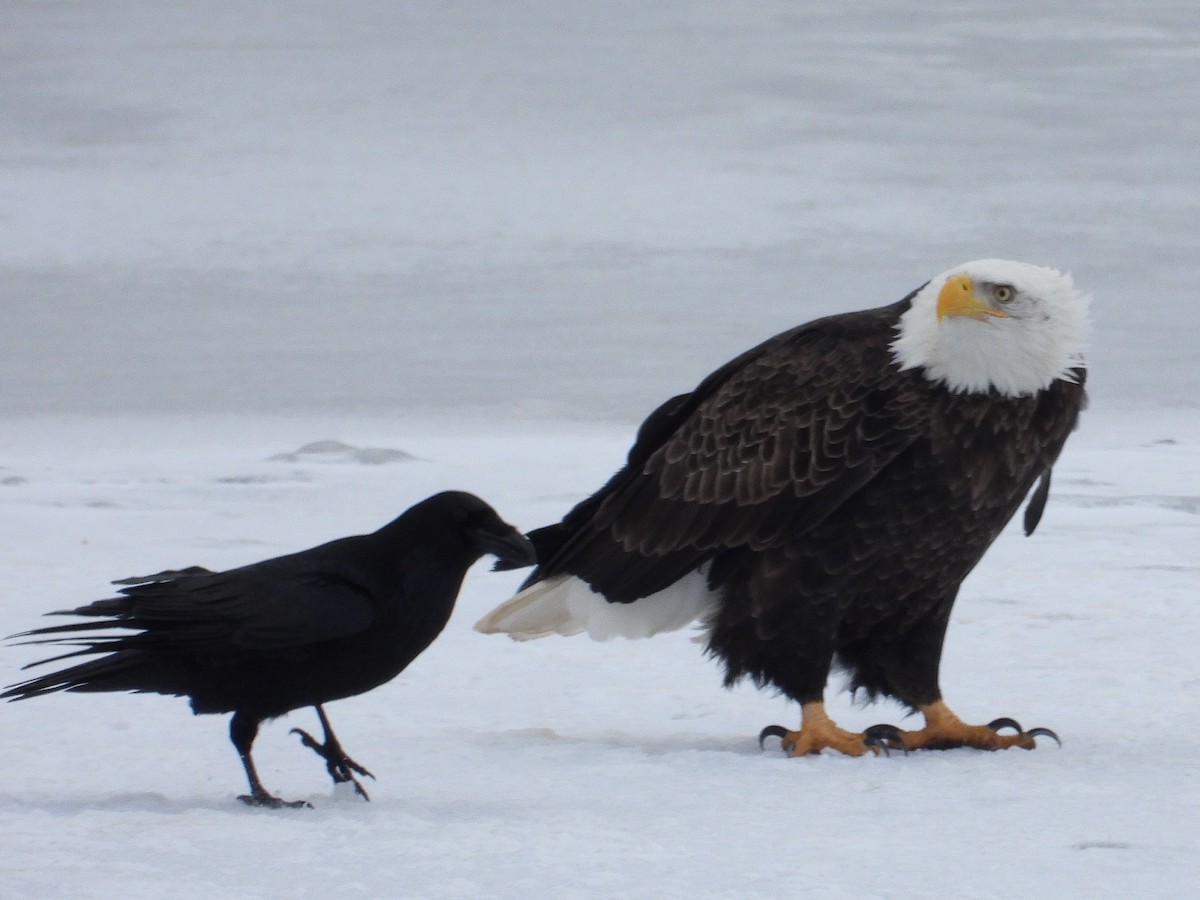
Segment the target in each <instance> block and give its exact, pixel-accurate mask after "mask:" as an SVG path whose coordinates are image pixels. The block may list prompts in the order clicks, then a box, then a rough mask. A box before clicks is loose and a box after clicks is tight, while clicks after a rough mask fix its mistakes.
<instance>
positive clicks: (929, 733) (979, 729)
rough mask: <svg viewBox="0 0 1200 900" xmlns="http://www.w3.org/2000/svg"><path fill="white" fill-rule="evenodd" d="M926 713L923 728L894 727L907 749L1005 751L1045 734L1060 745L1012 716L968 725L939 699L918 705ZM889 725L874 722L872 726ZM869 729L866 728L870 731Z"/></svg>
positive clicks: (1027, 745) (1025, 745) (1033, 742)
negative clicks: (899, 728) (1026, 726)
mask: <svg viewBox="0 0 1200 900" xmlns="http://www.w3.org/2000/svg"><path fill="white" fill-rule="evenodd" d="M921 713H922V714H923V715H924V716H925V727H924V728H922V729H921V730H920V731H899V730H898V729H894V730H895V731H896V733H897V735H898V737H899V739H900V741H901V742H902V744H903V746H904V748H905V749H906V750H950V749H952V748H955V747H974V748H975V749H977V750H1007V749H1008V748H1009V747H1021V748H1022V749H1025V750H1032V749H1034V748H1035V747H1036V746H1037V740H1036V739H1037V738H1039V737H1048V738H1051V739H1052V740H1054V742H1055V743H1057V744H1058V745H1059V746H1062V741H1060V740H1059V739H1058V735H1057V734H1055V733H1054V732H1053V731H1051V730H1050V729H1049V728H1031V729H1029V730H1028V731H1025V730H1024V729H1023V728H1021V726H1020V725H1019V724H1017V722H1016V721H1015V720H1014V719H1008V718H1003V719H995V720H994V721H992V722H989V723H988V724H987V725H968V724H967V723H966V722H964V721H963V720H962V719H960V718H959V717H958V716H956V715H955V714H954V713H953V712H951V711H950V708H949V707H948V706H946V704H945V703H943V702H942V701H941V700H938V701H936V702H934V703H929V704H927V705H925V706H922V707H921ZM890 727H891V726H880V725H876V726H875V728H890ZM1002 729H1012V731H1013V732H1014V733H1013V734H1001V733H1000V732H1001V730H1002ZM871 730H872V729H867V731H868V732H869V731H871Z"/></svg>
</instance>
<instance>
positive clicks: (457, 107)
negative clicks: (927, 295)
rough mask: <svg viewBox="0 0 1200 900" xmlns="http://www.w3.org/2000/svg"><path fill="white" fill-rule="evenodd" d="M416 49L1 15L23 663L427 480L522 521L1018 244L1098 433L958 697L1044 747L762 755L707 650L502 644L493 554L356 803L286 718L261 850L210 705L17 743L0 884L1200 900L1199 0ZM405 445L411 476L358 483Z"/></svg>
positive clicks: (147, 893) (479, 13)
mask: <svg viewBox="0 0 1200 900" xmlns="http://www.w3.org/2000/svg"><path fill="white" fill-rule="evenodd" d="M433 10H434V7H433V6H431V5H429V4H420V3H407V2H384V0H362V2H358V3H355V4H353V5H352V6H350V5H346V4H332V3H322V2H316V0H309V2H303V0H291V2H281V0H274V2H271V0H268V2H249V0H246V2H242V0H238V2H228V3H223V4H219V5H214V4H203V3H199V2H192V0H185V2H177V3H170V4H162V3H157V2H149V0H146V2H134V0H118V2H107V3H102V2H87V0H85V2H55V0H9V2H7V3H6V4H5V6H4V12H3V15H2V18H3V19H4V23H3V34H4V47H3V52H0V85H3V88H2V89H0V295H2V296H0V573H2V574H3V576H4V582H5V598H4V601H3V603H0V633H2V634H10V633H12V632H15V631H19V630H22V629H25V628H28V627H32V626H34V625H36V624H38V621H37V620H38V617H39V615H40V614H41V613H42V612H45V611H48V610H51V609H58V608H62V607H64V606H73V605H77V604H79V603H81V602H84V601H87V600H90V599H94V598H96V597H98V596H101V595H102V594H103V593H104V591H105V583H106V581H107V580H108V579H110V578H115V577H119V576H123V575H128V574H137V573H142V572H147V571H151V570H155V569H158V568H162V567H164V566H170V565H181V564H190V563H197V564H203V565H207V566H210V567H224V566H229V565H236V564H239V563H245V562H249V561H253V560H256V559H261V558H264V557H267V556H271V555H275V554H278V553H282V552H288V551H292V550H297V549H301V548H303V547H306V546H311V545H312V544H315V543H318V542H320V541H324V540H327V539H329V538H332V537H335V536H339V535H343V534H349V533H353V532H357V531H363V530H370V529H373V528H375V527H377V526H378V525H379V524H381V523H382V522H384V521H386V520H387V519H389V518H391V517H392V516H394V515H395V514H396V513H397V512H399V511H400V510H401V509H402V508H404V507H406V506H408V505H409V504H411V503H412V502H414V501H416V500H419V499H421V498H423V497H424V496H427V495H428V494H430V493H433V492H434V491H436V490H439V489H442V488H447V487H455V488H463V489H467V490H473V491H476V492H478V493H479V494H480V495H482V496H484V497H485V498H487V499H488V500H489V501H491V502H492V503H493V504H494V505H495V506H496V507H497V508H498V509H499V510H500V512H501V513H502V514H503V515H504V516H505V517H506V518H508V519H509V520H510V521H513V522H514V523H516V524H518V525H521V526H524V527H534V526H537V525H540V524H544V523H546V522H549V521H552V520H554V519H556V518H557V517H558V516H560V515H561V514H562V512H563V511H564V510H565V509H567V508H568V507H569V506H570V505H571V504H572V503H573V502H574V501H575V500H577V499H578V498H579V497H580V496H582V495H583V494H585V493H586V492H588V491H590V490H592V489H593V488H595V487H596V486H597V485H598V484H600V483H601V482H602V480H603V479H604V478H605V477H607V475H608V474H610V473H611V471H612V470H613V468H614V467H615V466H616V465H618V464H619V462H620V460H621V459H622V456H623V453H624V451H625V449H626V447H627V445H628V442H629V439H630V437H631V435H632V433H633V429H634V427H635V426H636V423H637V421H639V419H640V417H641V416H642V415H644V414H645V413H646V412H648V411H649V410H650V409H651V408H652V407H653V406H654V405H656V404H657V402H658V401H660V400H662V399H663V398H665V397H667V396H669V395H671V394H674V393H676V392H678V391H681V390H685V389H687V388H689V387H691V386H692V385H694V384H695V382H696V381H697V380H698V379H699V378H700V377H702V376H703V375H704V374H706V373H707V372H708V371H709V370H711V369H712V368H713V367H715V366H716V365H718V364H720V363H721V362H723V361H724V360H725V359H727V358H728V357H729V356H731V355H733V354H734V353H736V352H738V351H740V350H742V349H744V348H746V347H747V346H749V345H751V344H752V343H754V342H756V341H758V340H759V339H761V338H764V337H766V336H768V335H770V334H772V333H774V332H776V331H778V330H781V329H782V328H785V327H788V326H791V325H793V324H796V323H797V322H799V321H802V320H805V319H808V318H811V317H812V316H815V315H818V314H821V313H825V312H832V311H836V310H840V309H847V308H852V307H862V306H868V305H875V304H878V303H883V302H890V301H892V300H894V299H897V298H898V297H899V296H901V295H902V294H903V293H905V292H907V291H908V290H909V289H911V288H912V287H915V286H916V285H917V284H919V283H921V282H922V281H923V280H925V279H926V278H927V277H929V276H930V275H932V274H935V273H936V272H938V271H941V270H943V269H945V268H947V267H949V266H950V265H953V264H955V263H958V262H961V261H964V260H967V259H971V258H976V257H980V256H1007V257H1012V258H1018V259H1027V260H1029V261H1032V262H1038V263H1044V264H1050V265H1055V266H1058V267H1061V268H1068V269H1071V270H1073V271H1074V273H1075V276H1076V279H1077V281H1078V283H1079V284H1080V285H1081V286H1082V287H1083V288H1084V289H1085V290H1087V291H1089V292H1091V293H1093V294H1094V295H1095V300H1096V302H1095V307H1094V312H1095V318H1096V326H1097V328H1096V335H1095V341H1094V346H1093V348H1092V351H1091V353H1090V360H1091V363H1092V378H1091V382H1090V384H1091V387H1092V395H1093V406H1092V409H1091V410H1090V411H1089V413H1088V414H1087V415H1086V417H1085V420H1084V426H1083V428H1082V429H1081V431H1080V432H1079V433H1078V434H1077V435H1076V436H1074V437H1073V438H1072V440H1071V442H1070V443H1069V444H1068V447H1067V451H1066V453H1065V455H1064V458H1063V460H1062V462H1061V465H1060V467H1059V469H1058V470H1057V472H1056V475H1055V491H1054V493H1053V495H1052V498H1051V502H1050V505H1049V507H1048V509H1047V512H1046V515H1045V518H1044V520H1043V522H1042V524H1041V526H1040V528H1039V530H1038V532H1037V534H1036V535H1035V536H1034V537H1033V538H1030V539H1025V538H1023V537H1022V536H1020V534H1019V531H1018V530H1017V529H1015V528H1014V529H1012V530H1010V531H1009V532H1007V533H1006V534H1005V535H1004V536H1003V537H1002V538H1001V540H1000V541H999V542H998V543H997V545H996V546H995V547H994V548H993V549H992V551H991V552H990V553H989V554H988V556H987V557H986V558H985V560H984V562H983V564H982V565H981V566H980V568H979V569H978V570H977V571H976V572H975V573H974V574H973V575H972V577H971V578H970V580H969V581H968V582H967V585H966V587H965V588H964V592H963V595H962V597H961V600H960V603H959V605H958V607H957V608H956V611H955V618H954V622H953V624H952V627H951V631H950V636H949V641H948V647H947V652H946V659H945V663H944V686H945V689H946V692H947V699H948V700H949V701H950V702H951V703H952V704H953V705H954V706H955V708H956V709H958V711H959V712H960V713H962V714H963V715H964V716H965V717H967V718H970V719H973V720H987V719H989V718H991V717H993V716H997V715H1011V716H1014V717H1016V718H1017V719H1019V720H1020V721H1021V722H1022V723H1024V724H1026V725H1027V726H1034V725H1045V726H1049V727H1052V728H1054V729H1056V730H1057V731H1058V732H1059V733H1060V734H1061V735H1062V737H1063V740H1064V746H1063V747H1062V748H1061V749H1059V748H1057V747H1055V746H1053V744H1051V745H1050V746H1048V747H1046V746H1043V747H1041V748H1040V749H1039V750H1037V751H1036V752H1033V753H1024V752H1020V753H1018V752H1015V751H1014V752H1008V753H1003V754H981V753H974V752H966V751H960V752H950V753H943V754H922V755H913V756H909V757H897V756H893V757H892V758H889V759H858V760H851V759H843V758H840V757H835V756H831V755H826V756H821V757H819V758H813V759H804V760H787V759H785V758H783V757H782V756H781V755H779V754H778V753H777V752H775V751H773V750H772V751H771V752H767V753H763V752H760V751H759V749H758V747H757V744H756V742H755V735H757V733H758V731H759V729H760V728H761V727H762V726H763V725H765V724H769V723H774V722H780V723H784V724H790V723H794V722H795V721H796V715H797V711H796V710H795V709H793V708H790V707H789V706H788V705H787V704H786V703H784V702H783V700H782V699H780V698H778V697H773V696H771V695H770V694H767V693H762V692H756V691H754V690H752V689H750V688H749V687H740V688H738V689H735V690H734V691H728V692H727V691H724V690H722V689H721V688H720V687H719V683H720V671H719V668H718V666H717V665H716V664H715V663H714V662H712V661H710V660H706V659H705V658H704V657H703V656H702V654H701V652H700V650H699V648H697V647H696V646H695V645H694V644H692V643H691V642H690V641H689V640H688V635H686V634H676V635H668V636H663V637H659V638H656V639H654V640H651V641H645V642H633V643H625V642H623V643H614V644H595V643H591V642H588V641H586V640H583V639H573V640H558V639H555V640H546V641H541V642H536V643H533V644H529V645H515V644H513V643H511V642H509V641H507V640H504V639H501V638H494V637H493V638H488V637H484V636H482V635H479V634H476V633H474V632H473V631H471V629H470V624H471V623H472V622H473V621H474V620H475V618H477V617H478V616H479V615H480V614H482V613H483V612H484V611H486V610H487V609H489V608H490V607H491V605H493V604H494V603H495V602H496V601H498V600H499V599H502V598H503V597H505V596H507V594H508V592H509V591H510V590H511V588H512V587H513V586H514V585H515V583H516V581H517V580H518V576H516V575H497V574H491V573H489V572H487V571H486V566H484V565H482V564H481V565H480V566H478V567H476V569H474V570H473V571H472V573H471V574H470V575H469V577H468V580H467V583H466V585H465V587H464V591H463V594H462V597H461V600H460V606H459V609H458V611H457V612H456V614H455V616H454V618H453V619H452V621H451V623H450V625H449V627H448V628H447V631H446V633H445V635H444V636H443V638H442V639H440V640H439V641H438V642H436V643H435V644H434V646H433V647H432V648H431V649H430V650H429V651H428V652H427V653H426V654H425V655H424V656H422V657H421V658H420V659H419V660H418V661H417V662H416V663H415V664H414V665H413V666H412V667H411V669H410V670H408V671H407V672H405V673H404V674H403V675H402V676H401V677H400V678H399V679H397V680H396V681H395V682H393V683H392V684H389V685H387V686H385V687H383V688H380V689H379V690H377V691H375V692H372V693H370V694H368V695H366V696H363V697H359V698H355V699H353V700H348V701H345V702H342V703H337V704H334V705H333V706H331V707H330V710H329V711H330V715H331V717H332V718H333V721H334V724H335V725H336V727H337V730H338V732H339V734H340V735H341V737H342V738H343V740H344V741H345V743H346V744H347V746H348V748H349V749H350V751H351V753H352V754H353V755H354V756H355V757H356V758H358V759H359V760H361V761H363V762H365V763H366V764H367V765H368V766H369V767H370V768H372V769H373V770H374V771H375V773H376V774H377V775H378V776H379V778H380V780H379V781H378V782H375V783H372V784H370V785H369V787H370V789H371V791H372V797H373V802H372V803H370V804H365V803H362V802H361V801H360V800H358V799H357V798H355V797H353V796H341V795H340V794H339V795H336V796H335V795H333V793H332V792H331V790H330V786H329V784H328V782H327V779H326V776H325V774H324V770H323V768H322V766H321V765H320V763H319V762H318V761H317V760H316V758H315V757H313V756H312V755H311V754H310V753H309V752H308V751H303V750H302V749H301V748H300V747H299V746H298V744H297V743H296V741H295V738H294V737H290V736H289V735H288V734H287V728H289V727H291V726H292V725H293V724H295V725H301V726H303V727H311V714H309V713H306V712H302V713H297V714H293V715H292V716H290V717H288V718H287V719H285V720H282V721H280V722H276V723H274V724H273V725H270V726H268V727H266V728H265V729H264V731H263V733H262V735H261V737H260V739H259V742H258V745H257V747H256V749H257V751H258V752H257V756H258V760H259V763H260V768H261V770H262V773H263V776H264V779H265V781H266V783H267V785H268V787H270V788H271V789H273V790H276V791H278V792H280V793H281V794H282V795H284V796H287V797H293V798H295V797H305V798H308V799H310V800H311V801H312V803H313V804H314V806H315V807H316V808H315V809H314V810H311V811H297V812H294V813H293V812H288V813H282V814H281V813H267V812H262V811H255V810H249V809H246V808H243V807H242V806H241V805H240V804H238V803H237V802H236V800H235V799H234V796H235V795H236V794H237V793H239V792H241V791H242V790H243V786H242V783H241V780H242V773H241V769H240V766H239V765H238V763H237V760H236V757H235V755H234V753H233V750H232V748H231V746H230V745H229V743H228V740H227V737H226V725H227V723H226V721H225V719H224V718H223V717H205V718H202V719H197V718H194V717H192V716H191V715H190V713H189V712H188V710H187V707H186V704H185V703H184V702H182V701H179V700H174V699H171V698H159V697H123V696H105V695H93V696H58V697H51V698H46V699H43V700H39V701H34V702H29V703H20V704H10V705H5V706H3V707H2V708H0V776H2V777H0V817H2V819H3V821H4V839H3V841H2V842H0V846H2V847H3V850H2V851H0V896H5V897H8V896H13V897H17V896H21V897H58V896H64V895H72V896H80V897H86V896H95V897H110V896H122V897H125V898H134V900H137V898H143V897H145V898H151V897H161V896H163V895H165V894H171V895H175V896H180V897H206V898H207V897H223V896H227V897H244V896H279V897H283V896H295V895H302V896H307V895H313V896H317V895H319V896H406V897H409V896H410V897H437V896H446V897H465V896H498V897H503V896H513V897H518V896H519V897H531V896H532V897H541V896H554V897H560V896H561V897H595V896H628V897H687V898H690V900H694V898H698V897H719V896H724V897H748V896H760V895H764V894H784V893H789V894H799V895H801V896H808V897H817V898H824V897H828V898H840V897H845V896H857V897H929V898H933V897H937V898H941V897H949V896H953V897H1001V896H1003V897H1011V896H1059V897H1095V896H1120V897H1134V896H1138V897H1185V896H1190V895H1192V894H1193V893H1194V885H1195V883H1196V880H1197V876H1200V838H1198V837H1197V831H1196V827H1195V823H1196V822H1197V821H1200V783H1198V781H1200V763H1197V762H1196V753H1195V752H1194V750H1193V748H1192V746H1191V741H1190V740H1189V737H1188V735H1189V733H1190V728H1191V727H1193V723H1194V722H1195V721H1196V720H1197V718H1198V717H1200V673H1198V671H1197V668H1196V665H1195V648H1196V647H1197V646H1200V616H1198V615H1197V613H1196V598H1197V597H1198V596H1200V562H1198V556H1197V547H1198V546H1200V540H1198V538H1200V532H1198V526H1200V518H1198V516H1200V476H1198V475H1197V473H1198V472H1200V415H1198V407H1200V400H1198V398H1200V353H1198V352H1197V350H1196V335H1197V334H1198V333H1200V302H1198V300H1197V296H1196V291H1195V285H1196V283H1197V268H1196V262H1195V259H1196V247H1197V246H1200V210H1198V204H1197V198H1198V197H1200V167H1197V166H1196V164H1195V160H1196V147H1197V146H1200V117H1197V116H1196V115H1195V110H1196V109H1198V108H1200V17H1198V16H1197V14H1196V10H1195V4H1194V2H1193V0H1177V2H1175V0H1153V2H1147V3H1141V4H1130V3H1127V2H1117V0H1102V2H1083V0H1057V2H1056V0H1050V2H1044V0H1043V2H1036V3H1033V2H1030V3H1009V4H1003V5H997V4H994V3H955V4H949V3H944V4H943V3H933V2H921V0H896V2H890V3H878V4H833V3H828V2H821V3H815V2H813V3H805V2H795V0H787V2H783V0H781V2H775V3H768V2H762V3H752V4H741V3H738V4H730V3H727V2H711V3H681V2H664V3H657V4H641V3H624V2H621V3H616V2H614V3H599V4H597V3H594V2H592V3H582V2H578V3H576V2H566V3H562V2H550V0H545V2H538V0H501V2H496V3H487V4H482V3H462V4H437V5H436V11H433ZM326 439H332V440H339V441H342V442H344V443H345V444H346V445H347V447H348V449H346V450H343V451H342V452H341V453H331V454H328V455H325V456H318V455H312V454H296V451H297V450H299V449H300V448H302V447H304V446H306V445H308V444H310V443H312V442H314V441H319V440H326ZM389 449H392V450H402V451H405V452H407V453H410V454H412V455H414V456H415V457H416V458H415V459H413V460H408V461H403V460H399V459H397V460H393V461H384V462H379V460H381V459H383V460H386V458H387V457H388V456H389V454H387V453H357V452H355V451H356V450H358V451H372V450H376V451H377V450H389ZM289 454H291V455H292V458H287V459H272V457H278V456H281V455H282V456H288V455H289ZM35 657H36V651H34V650H32V649H31V648H19V647H18V648H11V647H5V648H3V652H0V683H3V684H8V683H11V682H13V681H15V680H17V679H18V678H19V677H20V674H19V667H20V666H21V665H22V664H23V663H25V662H27V661H30V660H31V659H33V658H35ZM831 700H832V709H833V711H834V712H835V714H836V715H837V717H838V718H839V720H840V721H842V723H843V724H846V725H849V726H853V727H859V726H865V725H869V724H873V723H875V722H878V721H887V720H891V721H896V720H897V717H898V715H899V711H898V710H897V709H896V708H894V707H888V706H885V707H882V708H880V707H874V708H868V709H860V708H855V707H853V706H852V705H851V704H850V703H849V700H848V698H846V697H845V695H841V694H835V695H833V696H832V697H831Z"/></svg>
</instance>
